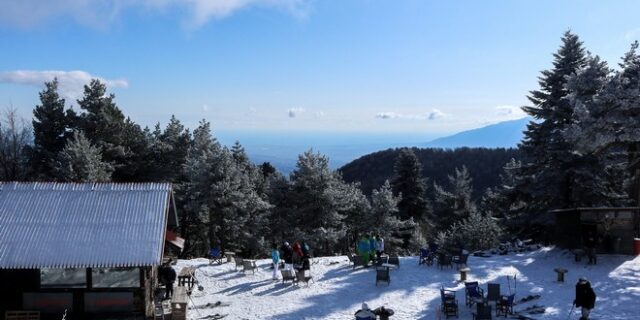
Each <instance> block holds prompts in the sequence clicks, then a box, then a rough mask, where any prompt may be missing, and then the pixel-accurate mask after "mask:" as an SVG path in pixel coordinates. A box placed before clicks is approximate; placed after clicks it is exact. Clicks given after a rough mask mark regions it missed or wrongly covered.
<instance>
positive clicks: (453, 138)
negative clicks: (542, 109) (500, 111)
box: [420, 117, 531, 148]
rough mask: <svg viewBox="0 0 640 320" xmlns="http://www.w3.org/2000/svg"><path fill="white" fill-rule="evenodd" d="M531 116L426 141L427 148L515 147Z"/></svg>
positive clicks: (424, 145)
mask: <svg viewBox="0 0 640 320" xmlns="http://www.w3.org/2000/svg"><path fill="white" fill-rule="evenodd" d="M530 121H531V118H529V117H526V118H522V119H518V120H511V121H504V122H499V123H496V124H492V125H488V126H486V127H482V128H477V129H472V130H467V131H462V132H459V133H456V134H453V135H450V136H446V137H442V138H438V139H435V140H432V141H430V142H427V143H425V144H423V145H420V147H427V148H460V147H469V148H515V147H517V146H518V143H520V140H522V137H523V131H524V130H526V128H527V124H528V123H529V122H530Z"/></svg>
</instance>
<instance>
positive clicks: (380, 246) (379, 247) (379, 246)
mask: <svg viewBox="0 0 640 320" xmlns="http://www.w3.org/2000/svg"><path fill="white" fill-rule="evenodd" d="M382 253H384V239H382V237H381V236H380V235H379V234H377V235H376V256H377V257H378V260H380V256H382Z"/></svg>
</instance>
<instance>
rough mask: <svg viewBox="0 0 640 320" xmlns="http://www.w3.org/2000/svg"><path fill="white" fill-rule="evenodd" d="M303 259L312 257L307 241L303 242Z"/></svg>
mask: <svg viewBox="0 0 640 320" xmlns="http://www.w3.org/2000/svg"><path fill="white" fill-rule="evenodd" d="M301 247H302V257H306V258H310V257H311V252H310V251H311V249H310V248H309V244H307V242H306V241H302V246H301Z"/></svg>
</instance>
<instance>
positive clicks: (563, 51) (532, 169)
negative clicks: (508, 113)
mask: <svg viewBox="0 0 640 320" xmlns="http://www.w3.org/2000/svg"><path fill="white" fill-rule="evenodd" d="M585 63H586V54H585V49H584V48H583V46H582V42H580V40H579V38H578V36H577V35H575V34H572V33H571V32H569V31H567V32H566V33H565V34H564V36H563V37H562V45H561V46H560V49H559V50H558V51H557V52H556V53H555V54H554V62H553V68H552V69H550V70H545V71H542V75H541V76H540V78H539V81H538V83H539V84H540V89H539V90H535V91H531V94H530V95H529V97H528V98H529V100H530V101H531V103H532V104H533V105H532V106H527V107H524V108H523V110H524V111H525V112H526V113H527V114H529V115H530V116H532V117H534V120H533V121H532V122H531V123H529V125H528V126H527V130H526V131H525V132H524V139H523V141H522V143H521V144H520V149H521V150H522V151H523V153H524V158H525V160H524V161H523V164H522V170H521V172H520V175H521V176H522V178H521V179H520V181H521V182H522V183H523V184H521V185H519V186H518V190H519V192H520V193H521V194H520V197H521V199H522V200H523V201H526V202H528V203H529V206H528V208H529V209H530V210H531V211H532V212H536V211H538V212H539V211H546V210H548V209H551V208H564V207H574V206H575V205H574V203H573V193H574V192H575V190H573V187H574V185H575V181H574V176H573V172H572V171H571V170H569V169H570V168H571V167H572V166H573V162H574V161H575V158H576V157H575V155H574V154H572V152H571V151H572V146H571V145H570V144H569V143H568V142H567V141H566V140H565V139H564V138H563V136H562V132H564V131H565V130H566V129H567V127H568V126H570V125H571V124H572V121H573V120H572V119H573V118H572V115H573V108H572V106H571V104H570V103H569V100H568V99H567V95H568V91H567V88H566V84H567V78H568V77H569V76H572V75H574V74H575V73H576V72H577V71H578V70H579V69H581V68H582V67H583V66H584V65H585Z"/></svg>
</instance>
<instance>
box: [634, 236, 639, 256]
mask: <svg viewBox="0 0 640 320" xmlns="http://www.w3.org/2000/svg"><path fill="white" fill-rule="evenodd" d="M633 254H634V255H636V256H640V238H635V239H633Z"/></svg>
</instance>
